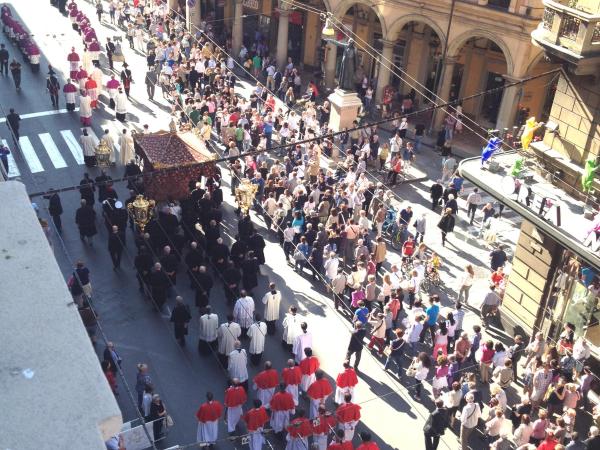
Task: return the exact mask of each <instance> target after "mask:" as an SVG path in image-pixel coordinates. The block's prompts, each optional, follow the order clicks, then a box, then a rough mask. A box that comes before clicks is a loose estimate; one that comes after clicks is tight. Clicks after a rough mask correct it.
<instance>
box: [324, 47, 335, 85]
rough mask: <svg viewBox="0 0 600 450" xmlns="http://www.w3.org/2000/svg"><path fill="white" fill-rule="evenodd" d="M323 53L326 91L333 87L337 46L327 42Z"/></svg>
mask: <svg viewBox="0 0 600 450" xmlns="http://www.w3.org/2000/svg"><path fill="white" fill-rule="evenodd" d="M325 52H326V56H325V86H327V88H328V89H333V88H334V87H335V69H336V67H337V45H335V44H332V43H331V42H328V43H327V47H325Z"/></svg>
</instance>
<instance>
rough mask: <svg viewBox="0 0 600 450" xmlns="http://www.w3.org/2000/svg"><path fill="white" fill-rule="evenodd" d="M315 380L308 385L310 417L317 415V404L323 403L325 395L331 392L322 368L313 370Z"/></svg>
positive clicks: (325, 398)
mask: <svg viewBox="0 0 600 450" xmlns="http://www.w3.org/2000/svg"><path fill="white" fill-rule="evenodd" d="M315 377H316V380H315V381H314V383H312V384H311V385H310V386H309V387H308V391H306V393H307V394H308V397H309V398H310V418H311V419H314V418H315V417H317V413H318V411H319V405H321V404H324V403H325V400H327V397H329V396H330V395H331V393H332V392H333V388H332V387H331V384H329V381H327V380H326V379H325V373H324V372H323V371H322V370H317V371H316V372H315Z"/></svg>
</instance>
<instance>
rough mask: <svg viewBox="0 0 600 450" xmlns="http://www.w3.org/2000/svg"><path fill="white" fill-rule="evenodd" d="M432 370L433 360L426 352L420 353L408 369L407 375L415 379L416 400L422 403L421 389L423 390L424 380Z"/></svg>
mask: <svg viewBox="0 0 600 450" xmlns="http://www.w3.org/2000/svg"><path fill="white" fill-rule="evenodd" d="M430 368H431V358H429V355H428V354H427V353H425V352H421V353H419V355H418V356H416V357H415V358H414V359H413V362H412V363H411V365H410V367H409V368H408V369H406V375H408V376H409V377H413V378H414V379H415V385H414V386H415V395H414V397H415V399H416V400H418V401H421V389H422V388H423V380H424V379H425V378H427V374H429V369H430Z"/></svg>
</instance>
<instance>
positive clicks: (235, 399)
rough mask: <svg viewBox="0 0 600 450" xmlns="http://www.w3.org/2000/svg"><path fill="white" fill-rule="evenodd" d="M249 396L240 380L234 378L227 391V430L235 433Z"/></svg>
mask: <svg viewBox="0 0 600 450" xmlns="http://www.w3.org/2000/svg"><path fill="white" fill-rule="evenodd" d="M247 399H248V396H247V395H246V391H245V390H244V388H243V387H242V386H240V380H239V379H237V378H234V379H233V380H232V384H231V386H230V387H229V388H228V389H227V390H226V391H225V402H224V403H225V420H226V422H227V432H228V433H230V434H231V433H233V432H234V431H235V428H236V427H237V424H238V422H239V421H240V419H241V418H242V405H243V404H244V403H246V400H247Z"/></svg>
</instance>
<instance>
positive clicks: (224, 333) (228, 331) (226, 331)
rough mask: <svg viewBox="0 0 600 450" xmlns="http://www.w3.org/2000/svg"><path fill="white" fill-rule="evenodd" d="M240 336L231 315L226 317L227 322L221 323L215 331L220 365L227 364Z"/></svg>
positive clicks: (237, 326)
mask: <svg viewBox="0 0 600 450" xmlns="http://www.w3.org/2000/svg"><path fill="white" fill-rule="evenodd" d="M241 334H242V330H241V328H240V326H239V324H237V323H235V322H234V321H233V314H229V315H227V322H225V323H222V324H221V326H220V327H219V329H218V330H217V340H218V348H217V351H218V353H219V359H220V360H221V364H222V365H224V366H225V365H226V364H227V357H228V356H229V353H231V351H232V350H233V349H234V347H235V342H236V340H237V339H238V338H239V337H240V335H241Z"/></svg>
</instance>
